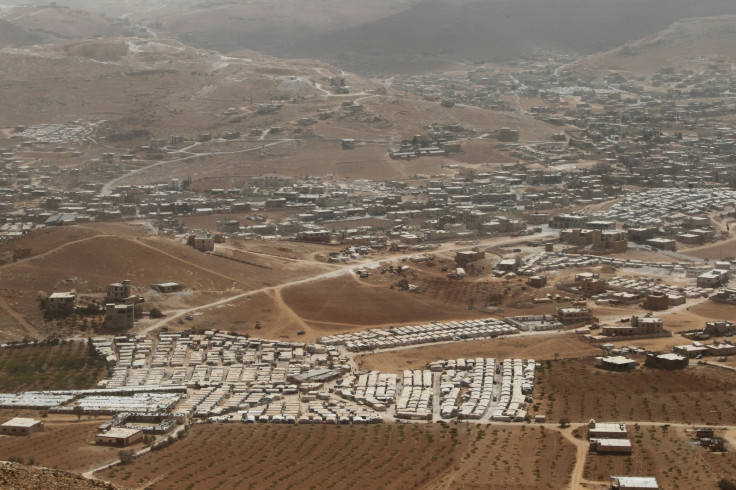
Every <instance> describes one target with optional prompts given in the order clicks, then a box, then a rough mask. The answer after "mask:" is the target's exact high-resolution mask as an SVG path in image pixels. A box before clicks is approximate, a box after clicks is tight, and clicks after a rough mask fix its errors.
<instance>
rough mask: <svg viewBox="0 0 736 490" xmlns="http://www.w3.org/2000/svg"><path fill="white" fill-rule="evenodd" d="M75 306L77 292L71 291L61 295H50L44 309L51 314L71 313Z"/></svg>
mask: <svg viewBox="0 0 736 490" xmlns="http://www.w3.org/2000/svg"><path fill="white" fill-rule="evenodd" d="M75 306H77V292H76V291H75V290H73V289H72V290H71V291H69V292H63V293H52V294H51V296H49V299H48V302H47V303H46V309H47V310H48V311H50V312H53V313H72V312H73V311H74V307H75Z"/></svg>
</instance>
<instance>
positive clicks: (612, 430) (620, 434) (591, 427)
mask: <svg viewBox="0 0 736 490" xmlns="http://www.w3.org/2000/svg"><path fill="white" fill-rule="evenodd" d="M628 437H629V429H628V428H627V427H626V424H620V423H611V422H608V423H606V422H596V421H595V419H591V420H590V421H589V422H588V439H628Z"/></svg>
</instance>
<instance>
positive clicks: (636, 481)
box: [611, 476, 659, 490]
mask: <svg viewBox="0 0 736 490" xmlns="http://www.w3.org/2000/svg"><path fill="white" fill-rule="evenodd" d="M653 489H659V483H657V479H656V478H655V477H653V476H612V477H611V490H653Z"/></svg>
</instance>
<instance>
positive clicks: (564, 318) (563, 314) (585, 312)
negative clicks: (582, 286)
mask: <svg viewBox="0 0 736 490" xmlns="http://www.w3.org/2000/svg"><path fill="white" fill-rule="evenodd" d="M557 318H558V319H559V321H560V323H562V324H563V325H575V324H578V323H589V322H591V321H592V320H593V312H592V311H591V310H590V309H589V308H585V307H570V308H557Z"/></svg>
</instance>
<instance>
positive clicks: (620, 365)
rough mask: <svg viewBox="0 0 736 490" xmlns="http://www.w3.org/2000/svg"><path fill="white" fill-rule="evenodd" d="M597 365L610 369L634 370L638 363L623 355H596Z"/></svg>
mask: <svg viewBox="0 0 736 490" xmlns="http://www.w3.org/2000/svg"><path fill="white" fill-rule="evenodd" d="M595 366H596V367H599V368H601V369H606V370H608V371H633V370H634V369H636V366H637V363H636V361H635V360H633V359H629V358H628V357H623V356H612V357H610V356H609V357H596V358H595Z"/></svg>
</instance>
